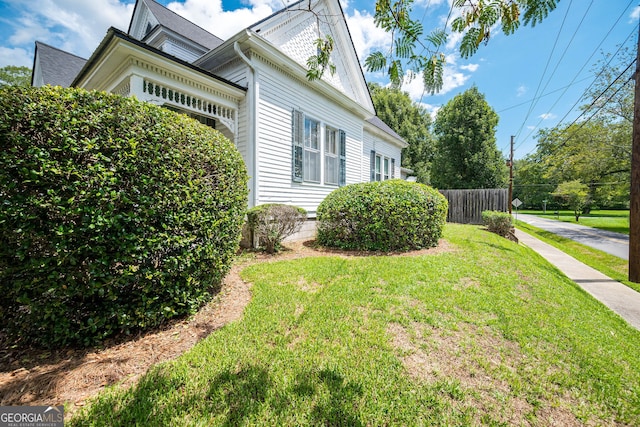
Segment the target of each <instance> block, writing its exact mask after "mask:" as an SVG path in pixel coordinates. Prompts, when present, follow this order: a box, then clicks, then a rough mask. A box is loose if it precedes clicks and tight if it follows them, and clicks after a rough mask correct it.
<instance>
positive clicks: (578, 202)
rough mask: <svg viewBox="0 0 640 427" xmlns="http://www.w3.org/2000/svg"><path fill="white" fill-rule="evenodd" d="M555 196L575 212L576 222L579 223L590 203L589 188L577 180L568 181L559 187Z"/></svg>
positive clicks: (554, 193)
mask: <svg viewBox="0 0 640 427" xmlns="http://www.w3.org/2000/svg"><path fill="white" fill-rule="evenodd" d="M553 195H554V196H555V197H558V198H560V199H562V200H563V201H564V203H566V204H567V206H568V207H569V209H571V210H573V214H574V216H575V217H576V222H578V221H579V220H580V215H581V214H582V209H583V208H584V207H585V206H586V205H587V204H588V202H589V187H587V186H586V185H585V184H583V183H581V182H580V181H578V180H577V179H576V180H573V181H566V182H563V183H561V184H559V185H558V187H557V188H556V191H554V192H553Z"/></svg>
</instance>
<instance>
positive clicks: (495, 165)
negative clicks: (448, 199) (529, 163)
mask: <svg viewBox="0 0 640 427" xmlns="http://www.w3.org/2000/svg"><path fill="white" fill-rule="evenodd" d="M497 125H498V115H497V114H496V112H495V111H494V110H493V109H492V108H491V107H490V106H489V104H488V103H487V101H486V100H485V98H484V95H483V94H481V93H480V92H479V91H478V88H477V87H475V86H474V87H472V88H471V89H468V90H467V91H465V92H463V93H462V94H459V95H456V96H455V97H454V98H453V99H452V100H450V101H449V102H447V103H446V104H445V105H444V107H442V108H441V109H440V110H439V111H438V115H437V116H436V120H435V123H434V127H433V130H434V134H435V136H436V150H435V157H434V159H433V165H432V180H431V181H432V183H433V185H434V186H435V187H437V188H440V189H448V188H456V189H461V188H501V187H503V186H504V185H506V181H507V167H506V164H505V162H504V159H503V158H502V154H501V153H500V151H499V150H498V147H497V146H496V126H497Z"/></svg>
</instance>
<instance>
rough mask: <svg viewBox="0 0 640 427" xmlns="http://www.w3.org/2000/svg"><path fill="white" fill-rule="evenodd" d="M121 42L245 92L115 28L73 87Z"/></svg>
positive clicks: (111, 29) (88, 61)
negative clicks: (114, 42)
mask: <svg viewBox="0 0 640 427" xmlns="http://www.w3.org/2000/svg"><path fill="white" fill-rule="evenodd" d="M116 39H118V40H122V41H125V42H127V43H130V44H132V45H135V46H137V47H139V48H141V49H144V50H146V51H148V52H150V53H153V54H155V55H157V56H160V57H162V58H164V59H166V60H168V61H171V62H174V63H176V64H178V65H181V66H183V67H186V68H189V69H190V70H192V71H195V72H197V73H199V74H202V75H204V76H207V77H209V78H211V79H214V80H217V81H218V82H220V83H223V84H225V85H227V86H229V87H232V88H234V89H238V90H241V91H246V88H244V87H243V86H240V85H239V84H237V83H234V82H232V81H229V80H227V79H224V78H222V77H220V76H218V75H215V74H213V73H211V72H209V71H207V70H204V69H202V68H200V67H197V66H195V65H193V64H191V63H190V62H187V61H184V60H182V59H180V58H177V57H175V56H172V55H169V54H168V53H166V52H164V51H162V50H160V49H157V48H155V47H153V46H149V45H148V44H146V43H144V42H142V41H140V40H137V39H135V38H133V37H131V36H129V35H128V34H126V33H125V32H124V31H120V30H118V29H117V28H114V27H110V28H109V30H107V34H106V36H105V37H104V39H103V40H102V42H100V45H98V47H97V49H96V50H95V51H94V52H93V54H92V55H91V57H90V58H89V60H87V61H85V62H86V64H85V65H84V66H83V67H82V69H81V70H80V71H79V72H78V73H77V76H76V77H75V78H74V80H73V82H72V83H73V85H74V86H76V85H78V84H79V83H80V82H81V81H82V79H83V78H84V77H85V76H86V74H87V73H89V71H90V70H91V69H92V68H93V67H94V66H95V65H96V64H97V63H98V62H99V60H100V59H101V58H103V57H104V56H105V55H104V53H105V51H106V50H107V49H108V47H109V45H110V44H111V43H112V42H113V41H114V40H116Z"/></svg>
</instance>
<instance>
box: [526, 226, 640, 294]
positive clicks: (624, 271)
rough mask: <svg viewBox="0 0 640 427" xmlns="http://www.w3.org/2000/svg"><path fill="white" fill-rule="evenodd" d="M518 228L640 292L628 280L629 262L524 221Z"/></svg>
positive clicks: (634, 284) (639, 287) (637, 287)
mask: <svg viewBox="0 0 640 427" xmlns="http://www.w3.org/2000/svg"><path fill="white" fill-rule="evenodd" d="M516 227H518V228H519V229H520V230H522V231H525V232H527V233H529V234H531V235H532V236H534V237H537V238H538V239H540V240H542V241H543V242H546V243H548V244H550V245H551V246H555V247H556V248H558V249H560V250H561V251H563V252H565V253H567V254H569V255H571V256H572V257H574V258H575V259H577V260H578V261H580V262H582V263H584V264H587V265H588V266H590V267H592V268H595V269H596V270H598V271H600V272H601V273H602V274H604V275H606V276H609V277H610V278H612V279H614V280H617V281H619V282H621V283H624V284H625V285H627V286H629V287H630V288H632V289H635V290H636V291H638V292H640V284H638V283H633V282H630V281H629V280H628V278H629V262H628V261H627V260H625V259H622V258H619V257H617V256H614V255H611V254H608V253H606V252H603V251H599V250H597V249H594V248H592V247H589V246H586V245H583V244H581V243H578V242H576V241H574V240H571V239H567V238H566V237H562V236H558V235H557V234H554V233H552V232H550V231H545V230H542V229H540V228H538V227H534V226H532V225H530V224H527V223H526V222H523V221H516Z"/></svg>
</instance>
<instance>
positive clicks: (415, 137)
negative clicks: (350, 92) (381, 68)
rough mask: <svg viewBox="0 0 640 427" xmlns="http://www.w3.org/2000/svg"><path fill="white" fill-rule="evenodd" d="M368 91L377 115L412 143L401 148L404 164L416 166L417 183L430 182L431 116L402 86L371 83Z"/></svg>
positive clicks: (431, 150) (414, 168)
mask: <svg viewBox="0 0 640 427" xmlns="http://www.w3.org/2000/svg"><path fill="white" fill-rule="evenodd" d="M369 90H370V92H371V98H372V99H373V105H374V106H375V108H376V113H377V115H378V117H380V118H381V119H382V120H383V121H384V122H385V123H386V124H388V125H389V126H390V127H391V128H392V129H393V130H394V131H396V132H397V133H398V135H400V136H401V137H402V138H404V140H405V141H407V143H408V144H409V146H408V147H407V148H404V149H403V150H402V166H404V167H406V168H410V169H413V171H414V172H415V174H416V177H417V180H418V182H421V183H423V184H429V183H430V170H431V161H432V159H433V145H434V141H433V136H432V134H431V131H430V128H431V116H430V115H429V113H428V112H427V110H426V109H425V108H424V107H422V106H420V105H418V104H417V103H415V102H413V101H412V100H411V98H410V97H409V94H407V93H406V92H402V91H401V90H399V89H396V88H386V87H382V86H380V85H378V84H375V83H370V84H369Z"/></svg>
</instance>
